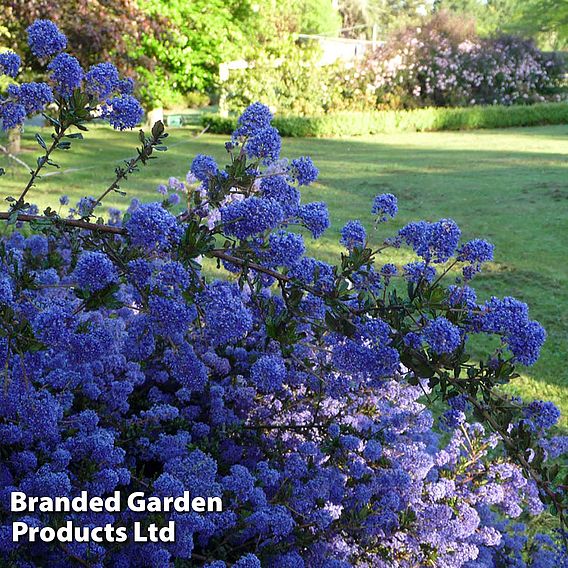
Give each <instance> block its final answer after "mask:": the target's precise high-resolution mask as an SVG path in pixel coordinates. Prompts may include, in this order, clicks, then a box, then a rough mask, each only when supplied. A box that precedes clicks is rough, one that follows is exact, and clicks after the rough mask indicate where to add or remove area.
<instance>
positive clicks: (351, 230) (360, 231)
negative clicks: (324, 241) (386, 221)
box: [340, 221, 367, 250]
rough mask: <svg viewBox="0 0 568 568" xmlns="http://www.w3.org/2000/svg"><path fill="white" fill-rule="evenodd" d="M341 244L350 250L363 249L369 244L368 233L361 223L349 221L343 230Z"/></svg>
mask: <svg viewBox="0 0 568 568" xmlns="http://www.w3.org/2000/svg"><path fill="white" fill-rule="evenodd" d="M340 242H341V244H342V245H343V246H344V247H346V248H347V249H349V250H353V249H355V248H363V247H364V246H365V243H366V242H367V231H365V227H364V226H363V224H362V223H361V221H347V223H345V225H344V226H343V228H342V229H341V241H340Z"/></svg>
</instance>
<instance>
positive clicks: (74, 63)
mask: <svg viewBox="0 0 568 568" xmlns="http://www.w3.org/2000/svg"><path fill="white" fill-rule="evenodd" d="M47 68H48V69H49V70H50V71H51V79H52V80H53V82H54V83H55V90H56V92H57V93H59V94H60V95H61V96H62V97H65V98H68V97H70V96H71V95H72V94H73V91H74V90H75V89H78V88H79V87H80V86H81V83H82V81H83V75H84V73H83V69H82V67H81V64H80V63H79V61H78V59H76V58H75V57H73V56H72V55H69V54H68V53H60V54H59V55H58V56H57V57H55V59H53V61H52V62H51V63H50V64H49V65H48V66H47Z"/></svg>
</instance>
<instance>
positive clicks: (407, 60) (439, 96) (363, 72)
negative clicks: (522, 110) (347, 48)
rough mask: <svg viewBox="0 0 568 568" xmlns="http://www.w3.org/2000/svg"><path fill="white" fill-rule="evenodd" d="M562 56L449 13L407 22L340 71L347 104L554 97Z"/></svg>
mask: <svg viewBox="0 0 568 568" xmlns="http://www.w3.org/2000/svg"><path fill="white" fill-rule="evenodd" d="M563 75H564V69H563V64H562V61H561V60H560V59H559V58H557V57H555V56H553V55H548V54H545V53H543V52H541V51H540V50H539V49H538V48H537V47H536V46H535V45H534V43H533V42H531V41H527V40H524V39H522V38H519V37H515V36H502V37H497V38H490V39H481V38H478V37H476V35H475V33H473V32H472V31H471V30H468V29H458V30H456V29H455V26H454V24H453V23H452V20H448V19H440V18H438V19H437V20H432V21H431V22H429V23H428V24H427V25H425V26H424V27H422V28H407V29H406V30H404V31H402V32H400V33H399V34H398V35H397V36H395V37H394V38H392V39H391V40H390V41H388V42H387V43H386V44H385V45H384V46H382V47H381V48H380V49H378V50H376V51H375V52H373V53H372V54H370V56H369V57H368V58H367V59H366V60H365V61H364V62H363V64H362V65H360V66H358V67H357V68H355V69H354V70H352V71H351V72H349V73H348V74H345V75H344V76H343V77H342V80H343V84H344V93H345V97H346V98H347V99H351V101H352V102H351V103H350V104H349V105H348V106H351V107H353V108H361V107H364V108H369V107H370V108H375V107H379V108H415V107H426V106H469V105H487V104H503V105H511V104H530V103H535V102H543V101H550V100H552V101H554V100H560V98H561V94H560V87H561V85H562V81H563Z"/></svg>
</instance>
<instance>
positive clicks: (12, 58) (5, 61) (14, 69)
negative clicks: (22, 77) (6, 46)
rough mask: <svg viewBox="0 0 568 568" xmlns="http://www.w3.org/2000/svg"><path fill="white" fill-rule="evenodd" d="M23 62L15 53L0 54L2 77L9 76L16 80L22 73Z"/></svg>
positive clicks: (0, 73)
mask: <svg viewBox="0 0 568 568" xmlns="http://www.w3.org/2000/svg"><path fill="white" fill-rule="evenodd" d="M21 64H22V61H21V59H20V56H19V55H18V54H17V53H14V52H13V51H4V52H2V53H0V75H8V77H12V79H14V78H15V77H16V76H17V75H18V73H19V72H20V65H21Z"/></svg>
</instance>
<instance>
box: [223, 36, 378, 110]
mask: <svg viewBox="0 0 568 568" xmlns="http://www.w3.org/2000/svg"><path fill="white" fill-rule="evenodd" d="M298 39H299V40H300V41H306V40H310V41H317V42H318V43H319V44H320V47H321V50H322V56H321V59H320V60H319V62H318V63H319V65H332V64H333V63H336V62H337V61H342V62H343V63H346V64H347V65H349V64H353V62H354V61H356V60H357V59H362V58H363V57H364V55H365V53H366V52H367V51H369V50H370V51H372V50H374V49H376V48H377V47H378V46H380V45H382V44H383V42H380V41H377V26H373V39H372V40H365V39H348V38H342V37H326V36H321V35H309V34H299V35H298ZM281 64H282V61H280V60H276V61H275V62H274V65H275V67H279V66H280V65H281ZM248 67H249V63H248V62H247V61H245V60H244V59H239V60H237V61H229V62H228V63H221V65H219V82H220V84H221V93H220V96H219V114H220V115H221V116H223V117H227V116H229V109H228V107H227V93H226V91H225V89H224V88H223V83H225V82H226V81H228V80H229V75H230V73H231V71H233V70H236V69H248Z"/></svg>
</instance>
